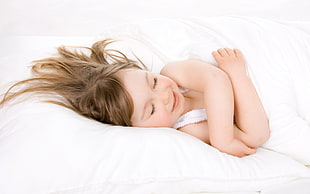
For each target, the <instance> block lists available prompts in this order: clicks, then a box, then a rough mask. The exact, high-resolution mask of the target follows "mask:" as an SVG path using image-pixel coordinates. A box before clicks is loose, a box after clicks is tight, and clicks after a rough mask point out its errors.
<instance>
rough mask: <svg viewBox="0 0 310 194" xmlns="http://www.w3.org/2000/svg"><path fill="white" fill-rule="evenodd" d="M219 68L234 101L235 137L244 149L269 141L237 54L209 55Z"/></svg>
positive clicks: (225, 51) (263, 118)
mask: <svg viewBox="0 0 310 194" xmlns="http://www.w3.org/2000/svg"><path fill="white" fill-rule="evenodd" d="M212 54H213V56H214V58H215V60H216V62H217V63H218V65H219V68H220V69H222V70H223V71H225V72H226V73H227V75H228V76H229V77H230V80H231V83H232V87H233V91H234V98H235V122H236V124H237V126H238V127H239V128H240V130H241V133H240V134H239V135H238V136H239V137H240V138H241V140H242V141H243V142H245V143H246V144H247V145H248V146H251V147H258V146H261V145H262V144H263V143H264V142H265V141H267V139H268V138H269V126H268V119H267V116H266V114H265V111H264V107H263V105H262V103H261V101H260V99H259V97H258V95H257V93H256V90H255V88H254V85H253V84H252V82H251V80H250V78H249V77H248V76H247V73H246V65H245V60H244V57H243V55H242V53H241V51H239V50H237V49H234V50H232V49H219V50H218V51H217V52H213V53H212Z"/></svg>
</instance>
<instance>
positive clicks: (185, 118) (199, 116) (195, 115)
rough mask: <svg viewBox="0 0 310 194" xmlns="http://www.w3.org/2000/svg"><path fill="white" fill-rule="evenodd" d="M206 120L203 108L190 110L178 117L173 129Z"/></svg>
mask: <svg viewBox="0 0 310 194" xmlns="http://www.w3.org/2000/svg"><path fill="white" fill-rule="evenodd" d="M205 120H207V115H206V110H205V109H204V108H201V109H194V110H191V111H189V112H187V113H185V114H184V115H182V116H180V118H179V119H178V120H177V122H176V123H175V124H174V125H173V128H175V129H179V128H181V127H184V126H186V125H189V124H194V123H199V122H201V121H205Z"/></svg>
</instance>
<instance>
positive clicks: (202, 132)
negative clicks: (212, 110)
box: [179, 121, 210, 144]
mask: <svg viewBox="0 0 310 194" xmlns="http://www.w3.org/2000/svg"><path fill="white" fill-rule="evenodd" d="M179 131H182V132H184V133H187V134H189V135H192V136H194V137H196V138H198V139H200V140H201V141H203V142H205V143H207V144H210V140H209V132H208V125H207V121H203V122H199V123H195V124H190V125H186V126H184V127H182V128H180V129H179Z"/></svg>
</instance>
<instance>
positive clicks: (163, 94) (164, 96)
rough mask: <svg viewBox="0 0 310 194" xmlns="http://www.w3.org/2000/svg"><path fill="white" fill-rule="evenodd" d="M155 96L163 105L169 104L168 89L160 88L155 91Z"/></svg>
mask: <svg viewBox="0 0 310 194" xmlns="http://www.w3.org/2000/svg"><path fill="white" fill-rule="evenodd" d="M155 98H156V99H157V100H159V101H160V102H161V103H163V104H164V105H167V104H169V101H170V93H169V90H167V89H166V90H161V91H156V92H155Z"/></svg>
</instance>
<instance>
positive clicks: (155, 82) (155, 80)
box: [153, 77, 157, 89]
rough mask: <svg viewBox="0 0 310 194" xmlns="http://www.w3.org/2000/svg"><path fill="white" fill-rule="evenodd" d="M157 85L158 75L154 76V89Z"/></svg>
mask: <svg viewBox="0 0 310 194" xmlns="http://www.w3.org/2000/svg"><path fill="white" fill-rule="evenodd" d="M156 85H157V78H156V77H154V84H153V89H154V88H155V87H156Z"/></svg>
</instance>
